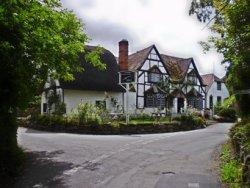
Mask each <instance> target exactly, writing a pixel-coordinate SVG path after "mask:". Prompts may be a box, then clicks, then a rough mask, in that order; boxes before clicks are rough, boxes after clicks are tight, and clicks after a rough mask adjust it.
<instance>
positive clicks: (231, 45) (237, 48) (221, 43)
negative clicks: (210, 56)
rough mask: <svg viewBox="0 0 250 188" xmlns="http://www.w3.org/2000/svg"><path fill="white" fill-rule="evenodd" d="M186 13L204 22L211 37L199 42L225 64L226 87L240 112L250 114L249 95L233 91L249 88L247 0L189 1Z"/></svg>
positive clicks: (249, 6) (249, 15) (249, 14)
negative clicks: (215, 52) (227, 64)
mask: <svg viewBox="0 0 250 188" xmlns="http://www.w3.org/2000/svg"><path fill="white" fill-rule="evenodd" d="M189 14H190V15H191V14H195V15H196V16H197V18H198V20H200V21H201V22H207V25H206V27H207V26H209V28H210V30H211V31H212V33H213V34H212V36H211V37H210V38H209V40H208V41H207V42H202V43H201V44H202V45H203V47H204V49H206V50H209V49H210V48H211V47H214V48H215V49H216V50H217V51H218V52H219V53H221V54H223V56H224V60H223V63H225V62H227V63H229V66H228V69H227V86H229V90H230V93H231V94H235V97H236V101H237V104H238V105H239V111H240V115H241V116H242V117H247V116H249V115H250V108H249V104H250V95H249V94H244V95H239V94H237V91H239V90H247V89H250V76H249V75H250V1H249V0H199V1H198V0H192V3H191V7H190V11H189Z"/></svg>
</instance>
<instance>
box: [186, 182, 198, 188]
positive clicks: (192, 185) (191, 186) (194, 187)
mask: <svg viewBox="0 0 250 188" xmlns="http://www.w3.org/2000/svg"><path fill="white" fill-rule="evenodd" d="M199 187H200V185H199V183H188V188H199Z"/></svg>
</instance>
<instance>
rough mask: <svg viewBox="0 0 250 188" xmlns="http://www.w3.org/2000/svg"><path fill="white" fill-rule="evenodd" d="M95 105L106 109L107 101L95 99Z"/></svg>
mask: <svg viewBox="0 0 250 188" xmlns="http://www.w3.org/2000/svg"><path fill="white" fill-rule="evenodd" d="M95 105H96V106H97V107H99V108H101V109H106V101H95Z"/></svg>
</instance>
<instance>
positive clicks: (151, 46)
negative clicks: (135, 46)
mask: <svg viewBox="0 0 250 188" xmlns="http://www.w3.org/2000/svg"><path fill="white" fill-rule="evenodd" d="M154 46H155V45H154V44H152V45H150V46H148V47H146V48H143V49H141V50H138V51H137V52H134V53H132V54H130V55H128V56H132V55H135V54H137V53H140V52H142V51H144V50H146V49H149V48H153V47H154Z"/></svg>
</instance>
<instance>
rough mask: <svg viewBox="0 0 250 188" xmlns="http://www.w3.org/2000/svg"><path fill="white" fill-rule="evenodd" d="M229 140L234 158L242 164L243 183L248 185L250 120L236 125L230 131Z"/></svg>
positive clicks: (249, 170) (249, 179)
mask: <svg viewBox="0 0 250 188" xmlns="http://www.w3.org/2000/svg"><path fill="white" fill-rule="evenodd" d="M229 135H230V138H231V143H232V148H233V151H234V154H235V157H236V158H238V160H239V161H240V162H241V163H243V164H244V168H243V172H242V173H243V181H244V182H247V183H250V176H249V174H250V168H249V167H248V166H249V161H247V160H246V159H247V156H249V155H250V120H249V119H245V120H243V121H242V122H240V123H237V124H236V125H235V126H234V127H233V128H232V129H231V130H230V134H229Z"/></svg>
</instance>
